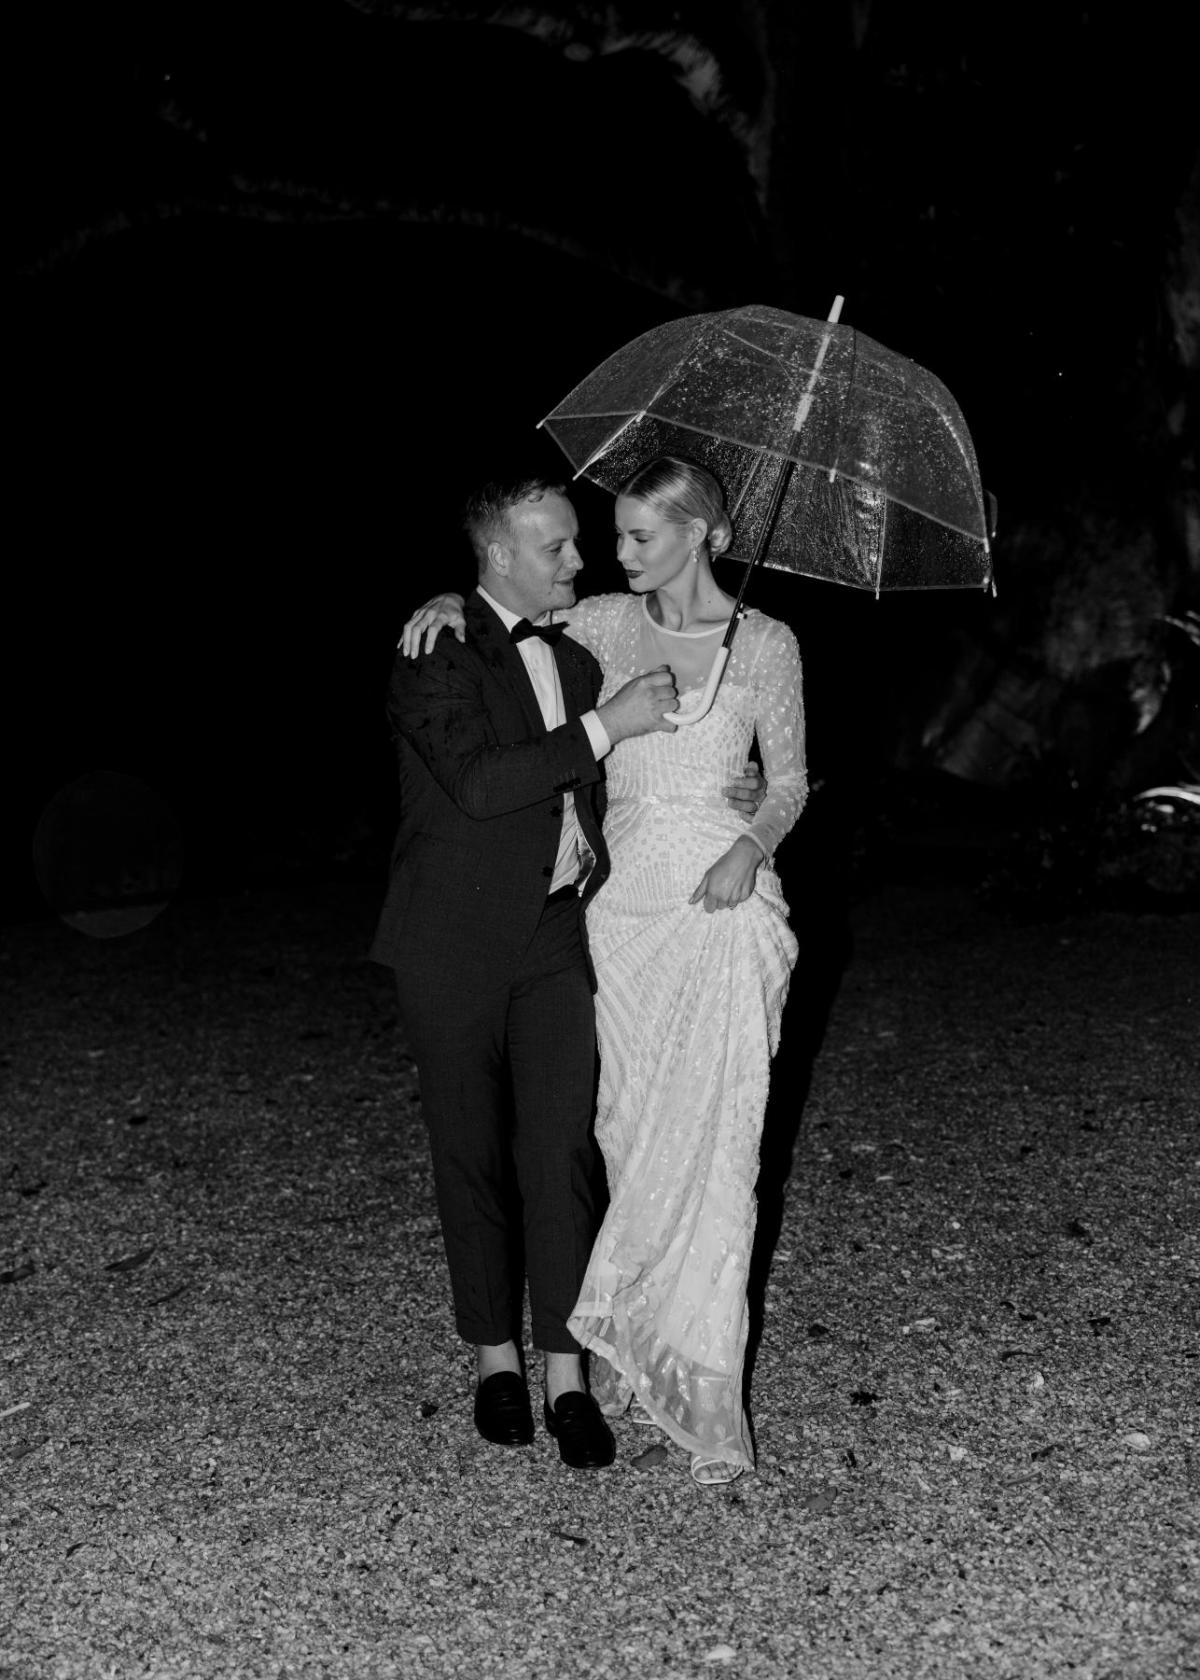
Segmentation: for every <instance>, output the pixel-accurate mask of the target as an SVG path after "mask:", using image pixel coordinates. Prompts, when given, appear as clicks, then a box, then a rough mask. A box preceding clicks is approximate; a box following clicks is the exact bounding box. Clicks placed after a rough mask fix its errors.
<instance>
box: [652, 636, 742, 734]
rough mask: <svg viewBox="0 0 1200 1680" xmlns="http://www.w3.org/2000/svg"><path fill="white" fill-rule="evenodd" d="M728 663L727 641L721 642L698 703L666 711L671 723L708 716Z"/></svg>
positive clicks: (691, 720) (698, 720)
mask: <svg viewBox="0 0 1200 1680" xmlns="http://www.w3.org/2000/svg"><path fill="white" fill-rule="evenodd" d="M728 663H729V643H728V642H722V643H721V646H720V647H719V648H718V649H717V652H716V657H715V658H714V659H713V662H712V669H711V670H710V671H709V673H708V681H707V682H706V683H705V685H704V693H703V694H702V695H701V696H700V700H699V703H698V704H697V705H695V706H689V707H688V709H687V711H686V712H668V713H667V714H666V715H667V716H668V717H669V718H670V720H671V722H672V723H699V722H700V719H701V718H703V717H707V716H708V714H709V712H711V711H712V703H713V701H714V700H715V698H716V694H717V687H718V684H719V683H720V681H721V676H722V674H723V672H724V670H725V667H726V665H728Z"/></svg>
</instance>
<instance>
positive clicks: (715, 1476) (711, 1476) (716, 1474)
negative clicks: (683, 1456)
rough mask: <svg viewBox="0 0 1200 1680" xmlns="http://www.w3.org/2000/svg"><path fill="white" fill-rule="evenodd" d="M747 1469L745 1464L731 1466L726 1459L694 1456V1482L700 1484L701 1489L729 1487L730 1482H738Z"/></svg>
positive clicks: (694, 1454)
mask: <svg viewBox="0 0 1200 1680" xmlns="http://www.w3.org/2000/svg"><path fill="white" fill-rule="evenodd" d="M745 1469H746V1466H745V1465H744V1464H730V1463H729V1462H728V1460H727V1459H724V1458H705V1457H704V1456H703V1454H701V1453H693V1454H692V1480H693V1481H694V1482H699V1484H700V1486H701V1487H728V1485H729V1483H730V1482H736V1481H737V1479H738V1477H739V1476H741V1475H743V1474H744V1473H745Z"/></svg>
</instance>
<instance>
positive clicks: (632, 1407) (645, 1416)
mask: <svg viewBox="0 0 1200 1680" xmlns="http://www.w3.org/2000/svg"><path fill="white" fill-rule="evenodd" d="M629 1421H630V1423H640V1424H642V1425H643V1426H644V1425H646V1424H648V1425H649V1426H650V1428H651V1429H657V1428H658V1425H657V1424H656V1423H655V1421H654V1419H653V1418H652V1417H651V1416H650V1413H649V1412H648V1411H647V1410H646V1408H645V1406H643V1405H642V1402H641V1401H640V1400H638V1399H633V1400H631V1401H630V1402H629Z"/></svg>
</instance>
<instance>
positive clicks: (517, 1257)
mask: <svg viewBox="0 0 1200 1680" xmlns="http://www.w3.org/2000/svg"><path fill="white" fill-rule="evenodd" d="M464 525H465V527H466V530H467V533H468V535H469V537H470V539H471V543H472V546H473V548H474V551H475V557H476V561H477V563H478V568H479V588H478V590H477V591H476V592H475V593H474V594H472V595H471V597H470V598H469V600H468V602H467V604H466V636H465V640H464V641H463V642H462V643H461V644H460V643H459V642H458V641H456V640H455V639H454V638H453V637H451V636H445V637H442V638H441V639H440V640H439V642H438V644H437V646H436V648H435V649H434V650H433V652H432V653H429V654H428V655H427V656H426V657H425V658H423V659H421V660H419V661H412V660H410V659H408V658H406V657H405V656H404V655H403V654H398V656H397V659H396V663H395V668H394V671H393V674H392V685H391V693H390V697H389V702H388V716H389V719H390V722H391V727H392V733H393V737H394V740H395V746H396V752H397V755H398V758H399V768H400V793H401V817H400V828H399V832H398V834H397V837H396V843H395V846H394V849H393V854H392V870H391V880H390V884H389V887H388V893H387V898H386V902H385V904H384V907H383V912H382V915H381V917H380V921H379V926H378V929H377V931H376V935H375V941H374V944H373V946H372V950H371V955H372V957H374V958H375V959H376V960H377V961H379V962H382V963H385V964H387V965H389V966H390V967H392V968H394V969H395V971H396V979H397V983H398V987H399V993H400V1008H401V1015H402V1018H403V1021H404V1025H405V1028H406V1030H407V1033H408V1039H409V1045H410V1048H411V1050H412V1053H413V1056H414V1058H415V1060H416V1064H417V1068H418V1071H419V1074H420V1083H421V1106H422V1109H423V1111H424V1115H425V1121H426V1125H427V1127H428V1130H429V1139H430V1145H431V1150H432V1155H433V1170H434V1183H435V1187H436V1191H437V1199H438V1209H439V1213H440V1215H441V1223H442V1234H443V1237H444V1240H445V1244H446V1256H447V1260H448V1262H449V1268H450V1281H451V1288H452V1291H453V1296H454V1311H455V1319H456V1323H457V1327H458V1331H459V1334H460V1335H461V1336H462V1337H463V1339H464V1340H465V1341H467V1342H470V1343H472V1344H473V1345H474V1347H475V1352H476V1359H477V1366H478V1387H477V1388H476V1392H475V1423H476V1427H477V1428H478V1430H479V1432H480V1434H481V1435H483V1436H484V1437H485V1439H487V1440H489V1441H493V1442H495V1443H497V1444H499V1445H504V1446H516V1445H527V1444H528V1443H529V1442H531V1441H532V1439H533V1417H532V1412H531V1408H530V1402H529V1393H528V1389H527V1388H526V1385H525V1379H524V1375H523V1372H522V1361H521V1355H520V1351H519V1348H518V1337H519V1334H520V1323H521V1313H522V1304H523V1295H524V1287H523V1283H524V1280H526V1279H527V1281H528V1286H529V1303H530V1317H531V1321H532V1331H533V1341H534V1345H535V1346H536V1347H537V1348H539V1349H540V1350H541V1351H542V1352H543V1354H544V1356H545V1396H544V1404H543V1415H544V1420H545V1425H546V1428H547V1430H548V1431H549V1433H550V1434H551V1435H552V1436H554V1437H555V1439H556V1441H557V1444H558V1449H559V1454H560V1457H561V1458H562V1460H563V1462H564V1463H565V1464H568V1465H570V1466H572V1467H573V1468H576V1469H585V1468H590V1467H595V1466H599V1465H605V1464H611V1463H612V1460H613V1457H614V1456H615V1447H614V1443H613V1438H612V1434H611V1432H610V1430H609V1428H608V1425H607V1424H606V1423H605V1421H604V1419H603V1418H602V1417H601V1415H600V1411H599V1408H598V1407H597V1406H596V1404H595V1402H594V1401H593V1400H592V1399H591V1397H590V1396H589V1395H588V1394H587V1392H586V1390H585V1387H584V1382H583V1373H582V1367H581V1364H580V1351H579V1346H578V1344H577V1343H576V1341H575V1340H574V1338H573V1337H572V1335H571V1333H570V1332H569V1331H568V1329H567V1327H566V1320H567V1315H568V1314H569V1313H570V1312H571V1311H572V1309H573V1308H574V1305H575V1301H576V1297H577V1294H578V1291H579V1286H580V1284H581V1282H582V1280H583V1275H584V1271H585V1269H586V1267H587V1261H588V1255H589V1252H590V1249H591V1244H592V1240H593V1237H594V1235H595V1224H596V1221H595V1211H594V1206H593V1192H592V1182H593V1173H594V1154H593V1145H592V1142H591V1135H590V1126H591V1116H592V1096H593V1078H594V1058H595V1023H594V1016H593V1005H592V993H593V991H594V987H595V982H594V977H593V974H592V968H591V963H590V961H589V958H588V953H587V942H586V934H585V929H584V920H583V907H584V905H585V904H586V902H587V900H588V899H589V898H590V897H591V895H592V894H593V893H594V892H595V891H596V890H597V888H598V887H599V886H600V885H601V883H602V882H603V881H604V879H605V877H606V876H607V874H608V867H609V865H608V854H607V851H606V849H605V845H604V839H603V836H602V834H601V831H600V823H601V818H602V816H603V811H604V803H603V802H604V789H603V779H602V772H601V769H600V762H601V760H602V759H603V758H604V756H605V754H606V753H607V752H608V751H609V750H610V748H611V746H613V745H614V744H615V743H616V742H617V741H620V740H622V739H624V738H625V737H627V736H631V735H642V734H647V733H649V732H651V731H653V730H666V731H670V730H673V729H674V727H675V726H674V724H673V723H672V722H670V721H669V717H668V714H669V713H670V712H671V711H672V710H673V709H674V707H675V705H676V699H677V696H676V691H675V684H674V680H673V678H672V676H671V673H670V671H669V670H668V669H667V667H665V666H662V667H659V668H658V669H657V670H653V671H648V672H645V673H643V674H642V675H641V676H638V677H635V678H634V679H633V680H632V681H631V682H629V683H627V684H626V685H625V687H624V688H622V689H620V690H619V691H618V692H617V693H616V694H615V695H614V696H613V697H612V699H611V700H609V701H607V702H606V704H604V705H603V706H597V704H596V702H597V698H598V696H599V692H600V669H599V667H598V666H597V664H596V662H595V660H594V659H593V658H592V656H591V655H590V654H589V653H587V652H586V651H585V650H584V649H583V648H581V647H580V646H579V645H578V644H576V643H574V642H572V641H571V640H570V639H569V638H566V639H560V631H559V629H558V627H555V626H554V625H552V624H542V623H541V621H542V620H545V619H547V618H548V617H549V615H550V614H551V613H552V612H553V610H554V609H555V608H560V607H569V606H571V605H573V604H574V601H575V587H574V585H575V577H576V575H577V573H578V572H579V570H580V568H581V567H582V565H583V562H582V560H581V559H580V557H579V550H578V548H577V547H576V539H577V537H578V532H579V526H578V522H577V520H576V517H575V511H574V509H573V508H572V506H571V504H570V502H569V501H568V500H567V498H566V496H565V495H564V494H563V492H562V488H561V486H558V485H554V484H551V483H549V482H548V481H546V480H544V479H542V478H525V479H519V480H509V481H504V482H495V483H491V484H488V485H486V486H484V487H483V488H482V489H481V490H480V491H478V492H477V493H476V494H475V495H474V496H472V497H471V499H470V501H469V502H468V504H467V507H466V509H465V515H464ZM522 1250H523V1255H522ZM522 1260H523V1270H524V1278H523V1275H522Z"/></svg>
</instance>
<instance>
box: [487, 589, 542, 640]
mask: <svg viewBox="0 0 1200 1680" xmlns="http://www.w3.org/2000/svg"><path fill="white" fill-rule="evenodd" d="M475 589H476V593H477V594H479V595H482V597H483V599H484V600H485V601H486V602H487V604H488V606H489V607H491V609H492V611H493V612H494V613H495V615H496V617H497V618H498V619H499V620H500V622H501V624H503V626H504V628H505V629H506V630H511V629H512V627H513V625H514V624H520V622H521V620H522V619H523V618H524V616H525V614H524V613H517V612H513V611H511V609H510V608H508V607H502V606H501V605H500V603H499V601H497V600H496V598H495V597H494V596H492V595H489V594H488V592H487V590H486V589H485V588H484V587H483V585H482V584H481V583H479V584H476V586H475ZM533 622H534V623H535V624H549V623H551V622H552V615H551V614H550V613H548V612H544V613H542V614H541V616H540V617H538V618H535V619H534V621H533Z"/></svg>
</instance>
